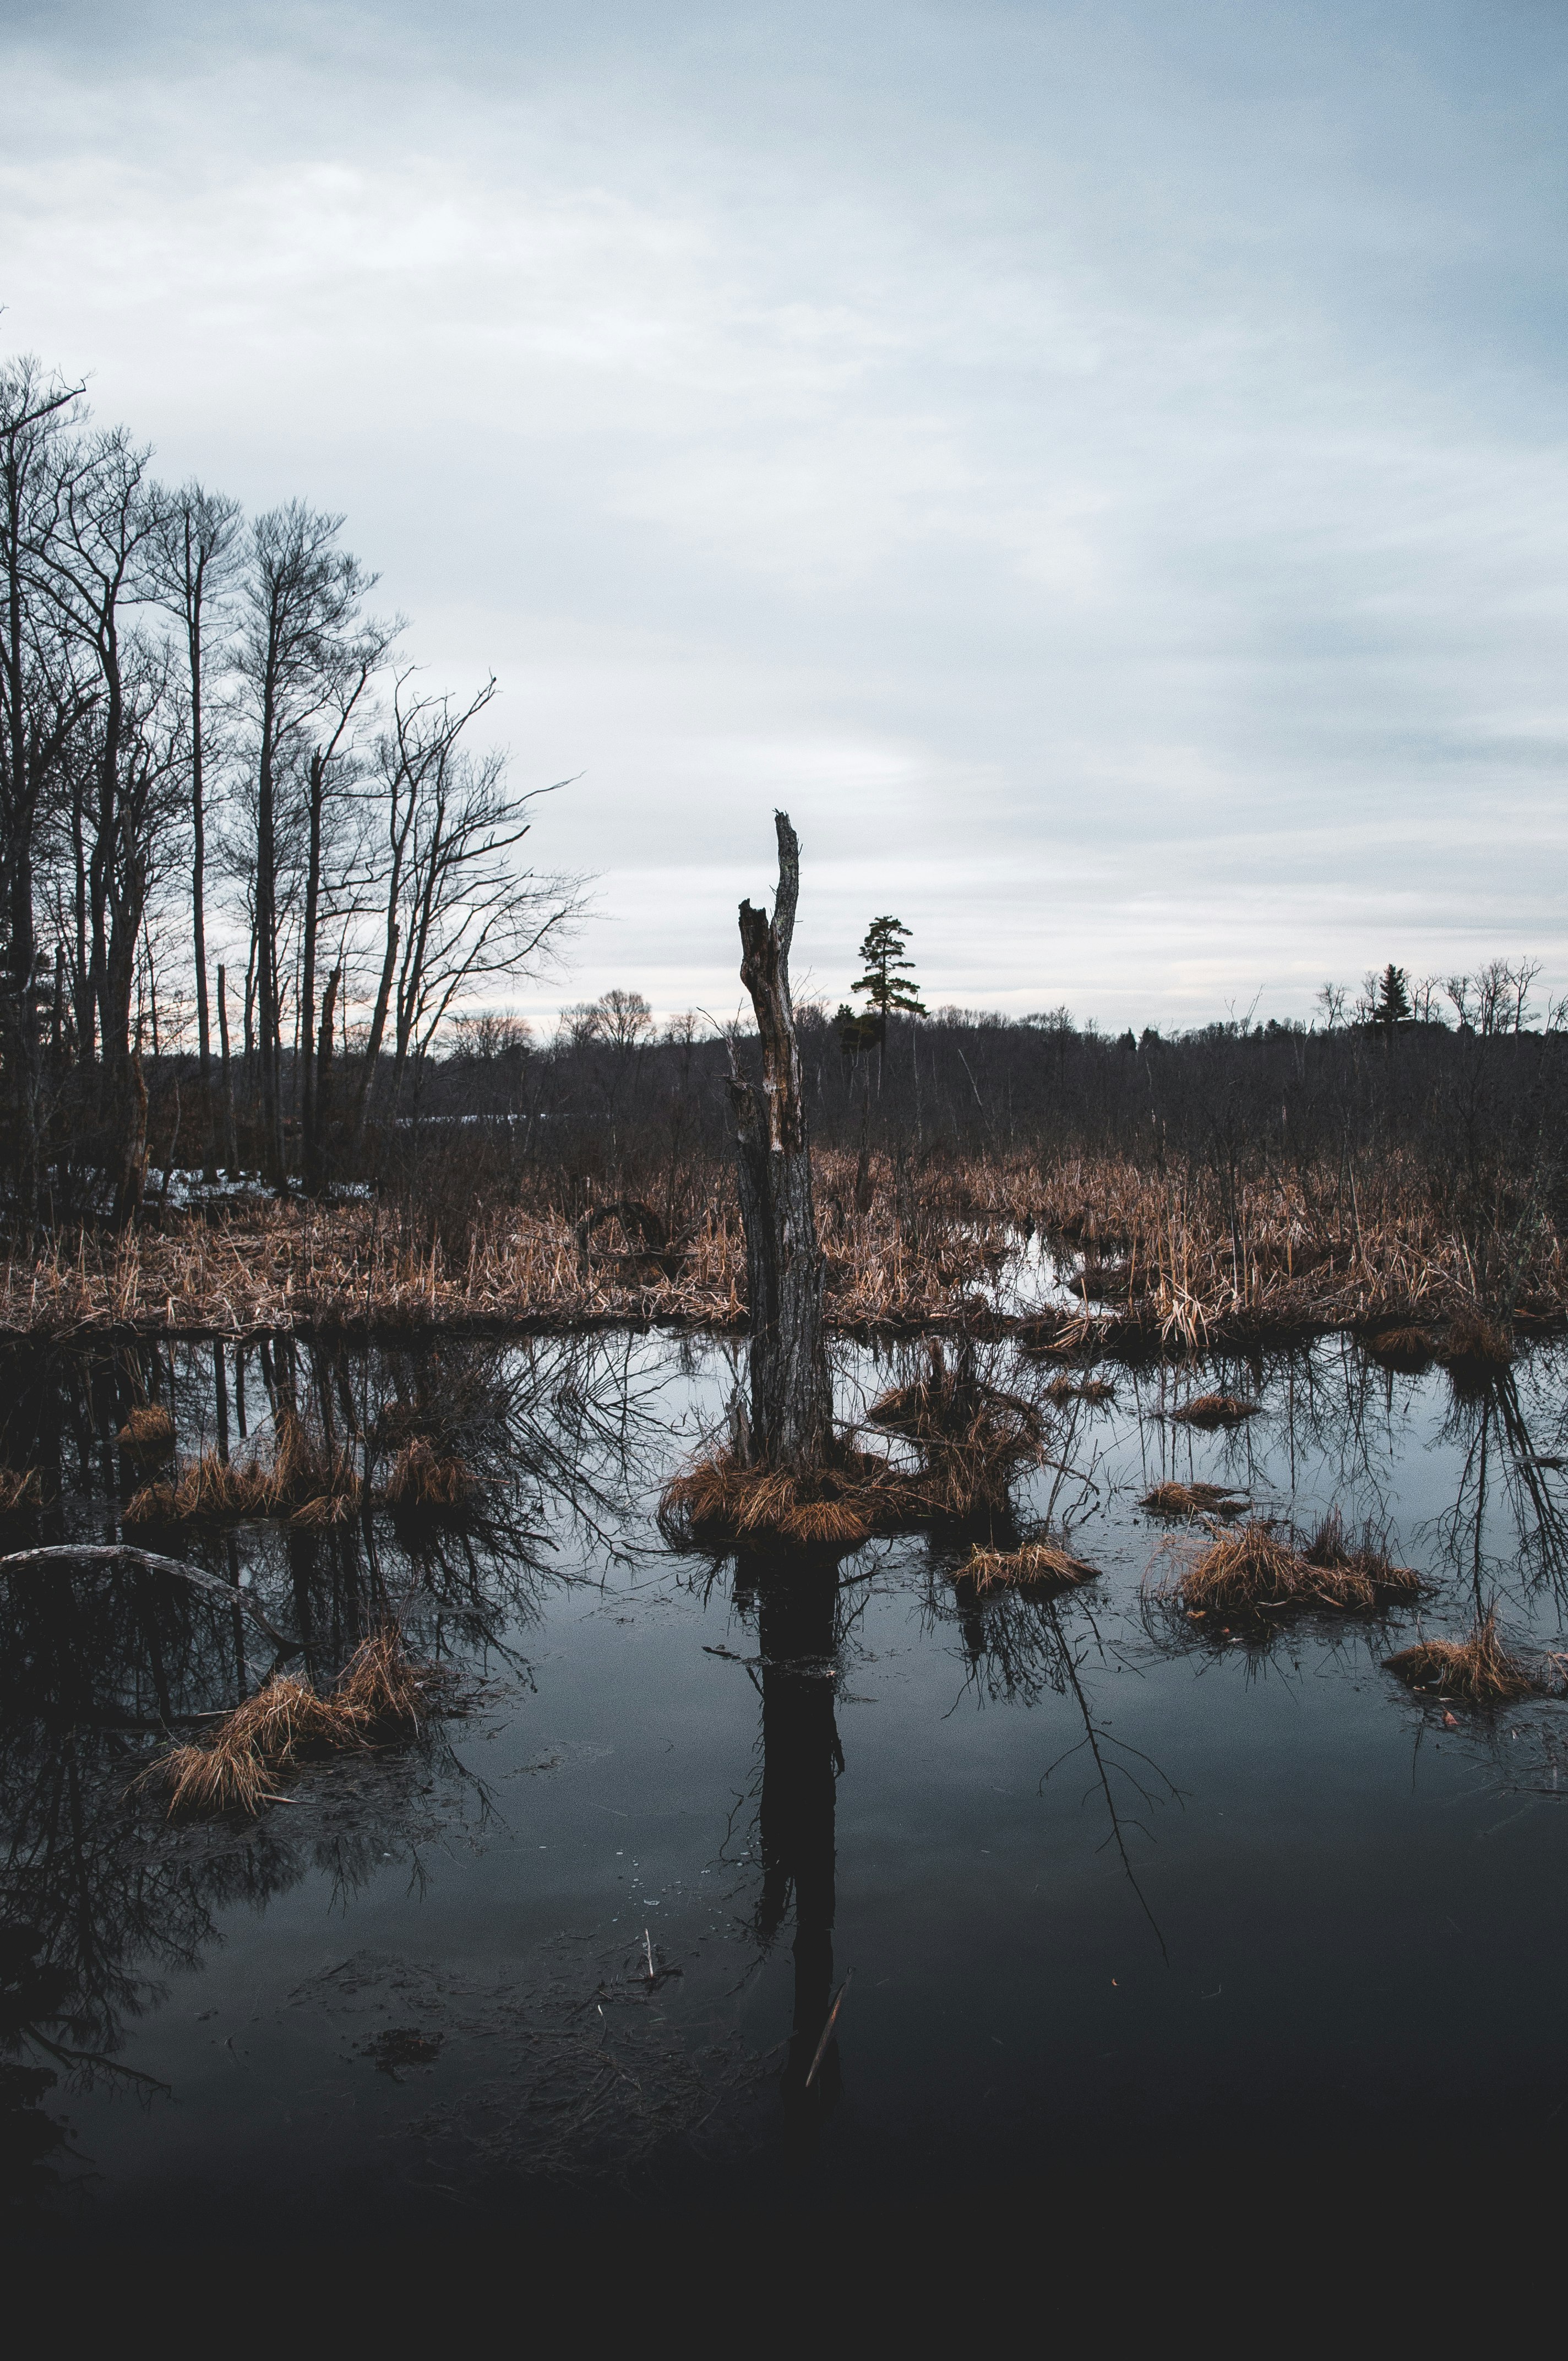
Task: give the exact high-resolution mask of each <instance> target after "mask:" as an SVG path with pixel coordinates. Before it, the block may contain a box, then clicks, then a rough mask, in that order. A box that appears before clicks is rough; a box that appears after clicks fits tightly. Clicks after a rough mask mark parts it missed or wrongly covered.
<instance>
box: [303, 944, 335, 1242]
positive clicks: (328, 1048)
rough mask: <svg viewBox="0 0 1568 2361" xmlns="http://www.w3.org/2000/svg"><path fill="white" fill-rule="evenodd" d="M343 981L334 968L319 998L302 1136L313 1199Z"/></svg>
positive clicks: (307, 1181)
mask: <svg viewBox="0 0 1568 2361" xmlns="http://www.w3.org/2000/svg"><path fill="white" fill-rule="evenodd" d="M342 981H343V970H342V968H341V967H334V969H333V972H332V973H331V974H330V975H329V976H328V978H327V982H326V991H325V993H324V994H323V997H322V1029H321V1033H320V1036H319V1038H318V1041H317V1045H316V1063H315V1077H314V1082H313V1088H312V1091H311V1097H310V1103H309V1104H310V1114H309V1120H308V1126H307V1129H306V1132H305V1187H306V1189H307V1190H308V1191H309V1192H310V1194H311V1195H312V1196H313V1197H315V1196H319V1195H320V1194H321V1188H322V1181H323V1172H324V1165H323V1156H322V1140H323V1135H324V1133H325V1130H326V1122H327V1115H328V1114H329V1112H330V1109H331V1099H332V1027H333V1020H334V1015H335V1013H336V1009H337V990H338V986H339V984H340V983H342Z"/></svg>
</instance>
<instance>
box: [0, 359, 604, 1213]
mask: <svg viewBox="0 0 1568 2361" xmlns="http://www.w3.org/2000/svg"><path fill="white" fill-rule="evenodd" d="M152 457H153V455H152V453H151V451H150V450H149V449H148V447H147V446H146V445H141V444H139V443H137V441H136V440H135V439H134V437H133V436H132V435H131V434H129V433H128V431H127V430H126V429H125V428H124V427H118V426H114V427H103V426H99V425H96V424H94V423H93V418H92V415H91V412H89V410H88V408H87V406H86V404H85V401H84V399H83V390H82V387H81V386H80V385H75V384H72V383H71V382H69V381H68V380H67V379H64V378H62V377H61V376H60V374H59V372H58V371H50V370H49V369H46V368H44V367H42V366H41V365H40V363H38V361H37V360H35V359H32V358H27V357H24V358H22V359H19V360H16V361H14V362H12V363H10V364H8V365H6V366H5V367H4V368H0V605H3V609H4V615H3V621H0V1096H3V1112H4V1116H5V1182H6V1185H7V1189H8V1193H9V1196H10V1200H11V1204H12V1208H13V1212H14V1214H16V1215H18V1216H19V1217H20V1219H21V1221H22V1222H23V1224H26V1225H27V1226H30V1225H31V1224H32V1223H33V1222H34V1221H36V1220H37V1219H38V1215H39V1212H40V1204H41V1201H42V1198H43V1195H44V1193H45V1191H46V1189H47V1191H49V1195H50V1197H51V1198H52V1197H54V1196H56V1195H58V1194H59V1193H60V1191H62V1190H63V1191H64V1192H65V1193H67V1194H70V1193H71V1185H72V1184H74V1188H75V1193H76V1194H77V1195H78V1197H82V1198H91V1197H92V1196H93V1191H94V1190H96V1191H97V1192H98V1196H99V1198H100V1200H101V1199H102V1198H103V1197H104V1195H105V1193H108V1194H112V1202H113V1210H114V1212H115V1214H116V1215H117V1216H119V1217H120V1218H122V1219H123V1218H126V1216H128V1215H129V1214H130V1213H134V1211H135V1209H136V1207H137V1204H138V1202H140V1199H141V1194H142V1191H143V1188H144V1186H145V1173H146V1169H147V1161H148V1080H147V1076H148V1060H155V1061H156V1060H166V1059H167V1057H168V1054H169V1052H170V1050H171V1049H174V1048H176V1047H177V1046H182V1045H183V1044H184V1042H185V1041H186V1040H187V1039H188V1038H190V1037H191V1036H192V1034H193V1037H194V1057H193V1060H192V1061H191V1062H192V1065H193V1071H192V1073H191V1074H190V1075H189V1077H188V1089H187V1095H188V1097H189V1098H190V1100H191V1103H192V1104H191V1110H190V1115H189V1128H188V1131H187V1138H188V1141H189V1152H190V1153H191V1154H192V1158H193V1160H195V1161H197V1162H199V1163H201V1164H203V1165H204V1166H205V1167H206V1169H207V1170H209V1171H213V1170H215V1169H216V1167H217V1165H218V1164H219V1163H220V1162H222V1163H225V1164H227V1165H228V1166H230V1167H231V1168H232V1167H234V1166H235V1165H236V1162H237V1160H238V1146H239V1143H238V1138H237V1133H238V1130H239V1129H240V1127H241V1126H243V1127H244V1129H245V1131H246V1133H247V1142H248V1144H249V1145H250V1146H251V1147H252V1148H253V1149H254V1152H255V1156H256V1159H257V1161H258V1163H259V1165H260V1168H261V1170H262V1171H263V1173H264V1174H265V1176H266V1177H267V1178H268V1180H270V1181H271V1182H273V1183H274V1184H276V1185H282V1184H283V1183H284V1181H285V1179H286V1176H287V1175H288V1173H289V1171H290V1170H291V1168H292V1169H293V1170H295V1171H296V1172H298V1173H300V1174H302V1176H303V1178H304V1180H305V1182H306V1185H307V1186H310V1185H314V1184H315V1183H316V1182H317V1181H318V1180H319V1177H320V1173H321V1170H322V1165H323V1145H324V1142H325V1140H326V1138H327V1137H328V1134H329V1132H330V1133H331V1135H332V1136H333V1137H334V1138H335V1139H336V1140H337V1141H338V1142H340V1143H341V1142H343V1141H345V1140H346V1141H348V1142H349V1143H350V1146H351V1144H352V1141H353V1140H354V1138H355V1137H363V1134H364V1132H365V1128H366V1126H367V1123H368V1121H369V1120H370V1119H371V1115H372V1112H373V1109H374V1108H376V1107H377V1106H378V1105H388V1104H389V1105H391V1106H394V1107H395V1106H396V1104H398V1103H399V1100H400V1094H401V1093H402V1090H403V1087H404V1084H405V1082H406V1078H407V1075H408V1071H409V1069H410V1066H411V1063H417V1062H418V1061H419V1060H422V1059H424V1058H427V1057H428V1056H429V1054H430V1052H431V1050H432V1048H433V1044H434V1042H435V1040H436V1038H437V1035H438V1033H439V1031H440V1028H441V1027H442V1025H443V1023H444V1021H445V1020H446V1019H447V1018H448V1017H449V1016H451V1015H452V1014H453V1013H455V1011H456V1010H457V1009H459V1008H461V1007H462V1006H464V1005H466V1004H467V1003H469V1002H471V1001H472V1000H473V999H474V998H475V997H476V996H477V995H480V994H485V993H487V992H491V993H493V992H495V991H497V990H500V989H504V988H505V986H506V985H507V984H508V983H510V981H511V980H512V979H515V978H516V977H517V976H518V975H520V974H521V973H522V972H526V971H528V970H529V969H530V968H531V967H532V965H533V964H534V963H535V962H537V961H540V960H541V959H542V958H543V957H544V956H546V955H547V954H548V952H549V951H550V950H551V947H552V945H553V944H554V941H555V939H557V938H558V937H560V936H561V935H562V934H563V932H564V931H565V929H566V928H568V927H569V925H570V923H571V921H572V919H573V918H574V917H575V916H576V912H577V909H578V906H579V895H578V892H577V888H576V883H575V881H572V880H569V879H565V878H562V877H560V876H556V875H552V874H543V873H536V872H534V871H533V870H532V869H531V868H529V867H528V866H527V865H526V863H525V861H524V857H523V848H524V840H525V838H526V837H527V835H528V833H529V829H530V825H531V819H532V806H533V803H534V801H535V800H536V797H537V796H538V795H539V794H540V793H548V792H549V790H548V789H532V790H520V789H519V788H518V787H516V786H515V785H513V784H512V781H511V779H510V776H509V773H508V768H507V763H506V760H505V757H504V756H503V755H502V754H500V753H499V752H495V751H494V750H487V749H485V748H484V747H482V746H481V745H480V744H479V743H478V742H477V741H478V738H479V725H481V724H482V721H483V718H484V717H485V716H486V714H487V713H488V708H489V707H490V705H491V703H492V700H493V698H494V697H495V694H496V683H495V681H494V680H493V679H491V680H490V681H488V683H487V684H486V685H485V686H483V687H482V688H481V689H480V690H479V691H478V693H477V695H475V696H472V697H468V698H467V699H466V700H465V699H462V698H457V697H453V696H451V695H448V694H445V693H444V692H442V691H440V690H438V689H434V688H433V687H431V686H428V685H427V684H426V683H425V682H424V681H423V680H422V677H421V675H420V674H419V673H418V672H417V671H416V669H415V668H414V666H413V665H412V664H411V663H410V662H409V661H408V660H407V659H406V658H405V657H404V656H403V654H402V653H401V650H400V642H401V640H402V636H403V632H404V630H405V628H406V626H405V625H404V623H403V621H402V620H401V619H400V618H396V617H393V618H387V617H383V616H379V615H377V614H376V613H374V612H373V611H372V610H371V609H370V605H369V602H370V599H371V596H372V593H373V592H374V589H375V588H376V580H377V577H375V575H373V574H372V573H369V572H368V571H367V569H366V568H365V567H364V566H362V565H361V564H360V562H359V560H358V559H357V558H356V557H355V556H354V555H352V554H351V553H350V552H349V551H348V550H347V549H346V548H345V546H344V545H343V542H342V538H341V536H342V529H343V522H344V521H343V519H342V518H341V517H339V516H336V515H333V514H330V513H325V512H323V511H319V510H315V509H313V508H312V507H310V506H309V505H308V504H307V503H306V502H304V501H302V500H291V501H288V502H286V503H285V504H283V505H282V506H280V507H277V508H274V509H271V510H269V511H267V512H266V513H265V514H262V515H259V516H256V517H248V518H247V516H246V515H245V514H244V513H243V511H242V510H241V508H240V505H239V503H238V502H237V501H236V500H232V499H230V498H229V497H227V496H226V495H225V494H224V493H222V492H218V491H214V490H211V489H208V488H207V487H205V486H203V485H202V484H199V483H195V482H186V483H183V484H181V485H179V486H176V487H171V486H170V485H168V484H166V483H164V482H163V481H161V480H160V479H159V477H158V476H157V475H156V474H155V473H154V470H153V466H152ZM214 949H215V950H216V951H217V957H216V960H215V961H214V958H213V952H214ZM350 1005H353V1006H354V1007H355V1008H356V1011H357V1012H358V1013H359V1027H358V1032H357V1039H356V1059H355V1060H354V1067H353V1073H352V1078H351V1080H350V1079H349V1077H348V1076H346V1075H345V1076H344V1078H343V1081H342V1082H341V1083H340V1081H339V1072H338V1069H339V1068H340V1065H341V1059H342V1053H343V1050H344V1049H345V1047H346V1045H347V1043H348V1038H349V1035H348V1012H349V1008H350ZM178 1083H179V1077H178V1074H176V1076H175V1084H176V1096H177V1098H178V1095H179V1091H178ZM192 1084H193V1088H192V1087H190V1085H192Z"/></svg>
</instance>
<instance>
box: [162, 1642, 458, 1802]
mask: <svg viewBox="0 0 1568 2361" xmlns="http://www.w3.org/2000/svg"><path fill="white" fill-rule="evenodd" d="M435 1685H436V1676H435V1675H433V1673H432V1672H431V1671H430V1670H429V1669H428V1668H426V1667H421V1666H419V1665H416V1664H413V1663H412V1662H411V1660H410V1658H409V1655H408V1653H407V1651H406V1649H405V1648H404V1645H403V1641H402V1634H401V1633H400V1631H399V1630H398V1629H397V1626H396V1625H395V1624H386V1625H384V1626H383V1627H382V1628H381V1629H380V1630H379V1631H373V1632H372V1633H371V1634H370V1636H369V1638H368V1639H367V1640H366V1641H364V1642H362V1643H361V1645H360V1646H359V1647H358V1648H357V1649H356V1652H355V1653H354V1655H353V1656H352V1657H351V1658H350V1659H349V1661H348V1663H347V1664H345V1666H344V1668H343V1671H342V1673H341V1674H340V1675H339V1676H338V1678H337V1681H336V1682H335V1684H334V1686H333V1688H332V1690H331V1692H330V1694H329V1695H327V1696H326V1697H321V1696H319V1695H318V1694H317V1692H316V1691H315V1690H314V1689H313V1688H312V1687H311V1686H310V1685H309V1683H308V1682H305V1681H302V1680H298V1679H296V1678H294V1677H293V1676H292V1675H289V1674H276V1675H274V1676H273V1678H272V1679H271V1680H269V1682H268V1683H267V1684H266V1686H264V1687H262V1688H260V1689H258V1691H257V1693H256V1695H255V1696H254V1697H247V1698H246V1700H245V1701H244V1703H243V1704H242V1705H238V1706H236V1708H235V1709H234V1711H233V1712H232V1713H230V1714H225V1717H224V1719H223V1720H222V1721H220V1722H219V1723H218V1725H217V1727H216V1728H215V1729H214V1730H213V1731H212V1732H211V1734H210V1735H209V1736H208V1737H207V1738H206V1739H205V1740H204V1741H203V1743H202V1744H201V1745H198V1746H177V1747H175V1748H174V1749H173V1750H172V1751H171V1752H170V1753H168V1754H165V1755H161V1756H160V1757H159V1760H158V1761H157V1762H156V1763H149V1764H148V1768H147V1769H146V1770H145V1771H144V1772H143V1773H141V1776H140V1778H139V1779H138V1780H137V1782H136V1784H137V1786H166V1787H167V1788H168V1789H169V1811H170V1817H173V1816H174V1815H176V1814H177V1813H181V1812H188V1811H212V1812H225V1811H242V1812H246V1813H248V1814H251V1815H254V1814H255V1813H257V1812H258V1811H259V1810H260V1808H261V1806H262V1805H263V1804H265V1803H270V1802H273V1801H275V1800H276V1798H277V1795H278V1793H279V1790H278V1787H277V1784H276V1775H277V1773H279V1772H280V1771H284V1770H291V1769H292V1768H294V1767H295V1766H296V1765H297V1764H298V1763H300V1762H302V1760H304V1759H306V1758H308V1757H310V1756H313V1755H322V1754H331V1753H334V1752H337V1753H341V1752H344V1751H345V1750H347V1749H352V1748H363V1747H367V1746H372V1745H375V1744H377V1743H378V1742H383V1743H384V1742H386V1741H388V1740H389V1739H391V1738H394V1737H400V1736H408V1735H410V1734H411V1733H417V1731H418V1730H419V1729H420V1728H421V1726H422V1720H423V1719H424V1717H425V1715H426V1713H427V1712H428V1711H429V1710H430V1709H431V1700H432V1697H433V1690H434V1687H435Z"/></svg>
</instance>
